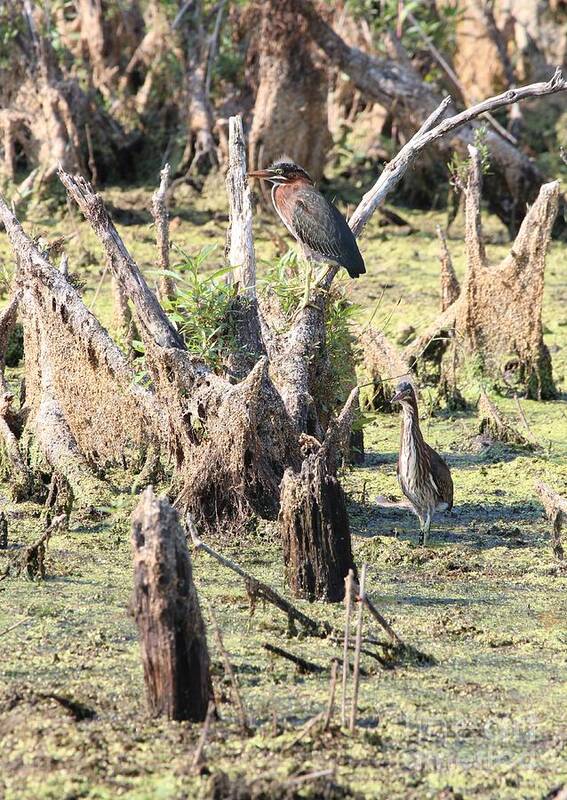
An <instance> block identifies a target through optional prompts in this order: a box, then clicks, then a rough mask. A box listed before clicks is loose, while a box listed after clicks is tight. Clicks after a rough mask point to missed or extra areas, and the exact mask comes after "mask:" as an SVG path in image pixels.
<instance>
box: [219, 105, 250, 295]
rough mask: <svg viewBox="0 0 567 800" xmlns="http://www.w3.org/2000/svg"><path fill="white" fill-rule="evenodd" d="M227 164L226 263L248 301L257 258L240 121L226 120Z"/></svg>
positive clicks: (237, 119) (234, 118)
mask: <svg viewBox="0 0 567 800" xmlns="http://www.w3.org/2000/svg"><path fill="white" fill-rule="evenodd" d="M228 124H229V138H228V148H229V161H228V172H227V175H226V185H227V194H228V204H229V227H228V232H227V250H228V263H229V264H230V266H231V267H233V268H234V270H235V273H236V274H235V280H236V282H237V283H238V284H239V285H240V287H241V291H242V292H243V293H244V294H245V295H246V296H247V297H249V298H254V297H255V295H256V254H255V252H254V238H253V235H252V202H251V191H250V186H249V183H248V179H247V177H246V142H245V140H244V131H243V129H242V117H240V116H236V117H230V119H229V122H228Z"/></svg>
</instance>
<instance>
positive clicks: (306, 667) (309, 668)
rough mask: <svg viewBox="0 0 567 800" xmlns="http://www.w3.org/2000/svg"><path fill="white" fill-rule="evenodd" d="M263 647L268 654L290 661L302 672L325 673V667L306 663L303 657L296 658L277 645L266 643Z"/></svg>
mask: <svg viewBox="0 0 567 800" xmlns="http://www.w3.org/2000/svg"><path fill="white" fill-rule="evenodd" d="M263 647H264V649H265V650H267V651H268V653H273V654H274V655H276V656H281V657H282V658H287V660H288V661H291V662H292V663H293V664H295V665H296V666H297V667H299V670H300V671H301V672H312V673H320V672H325V667H322V666H321V665H320V664H314V663H313V661H306V660H305V659H304V658H301V656H296V655H295V654H294V653H290V652H289V651H288V650H284V649H283V647H278V646H277V645H275V644H269V642H265V643H264V645H263Z"/></svg>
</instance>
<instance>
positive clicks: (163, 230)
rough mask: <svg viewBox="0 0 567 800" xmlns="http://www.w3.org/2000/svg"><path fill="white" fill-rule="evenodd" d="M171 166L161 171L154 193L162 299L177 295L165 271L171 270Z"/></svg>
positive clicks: (166, 166)
mask: <svg viewBox="0 0 567 800" xmlns="http://www.w3.org/2000/svg"><path fill="white" fill-rule="evenodd" d="M169 172H170V166H169V164H166V165H165V166H164V168H163V169H162V171H161V172H160V182H159V186H158V188H157V189H156V190H155V192H154V193H153V195H152V217H153V218H154V223H155V226H156V246H157V251H158V259H157V262H158V266H159V269H160V271H161V272H162V274H161V275H160V277H159V280H158V294H159V299H160V300H161V301H163V300H167V299H171V298H173V297H174V296H175V284H174V281H173V278H172V277H171V276H170V275H166V274H165V273H166V272H167V271H168V270H169V211H168V208H167V190H168V188H169Z"/></svg>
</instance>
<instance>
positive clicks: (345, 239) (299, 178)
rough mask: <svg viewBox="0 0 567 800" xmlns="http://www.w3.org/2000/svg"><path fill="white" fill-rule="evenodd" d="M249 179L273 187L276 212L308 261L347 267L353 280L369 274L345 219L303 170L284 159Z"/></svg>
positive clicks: (257, 172) (252, 173)
mask: <svg viewBox="0 0 567 800" xmlns="http://www.w3.org/2000/svg"><path fill="white" fill-rule="evenodd" d="M248 177H249V178H260V179H261V180H265V181H268V182H269V183H271V184H272V203H273V204H274V208H275V209H276V212H277V214H278V216H279V218H280V219H281V221H282V222H283V224H284V225H285V226H286V228H287V229H288V231H289V232H290V233H291V235H292V236H293V237H294V239H296V240H297V241H298V242H299V243H300V244H301V245H302V246H303V248H304V250H305V253H306V255H307V256H308V257H310V258H313V259H314V260H317V261H325V262H328V263H332V264H338V265H339V266H341V267H345V268H346V270H347V272H348V274H349V275H350V277H351V278H358V277H359V275H362V274H363V273H364V272H366V268H365V266H364V261H363V260H362V256H361V255H360V250H359V249H358V245H357V243H356V239H355V238H354V235H353V233H352V231H351V229H350V228H349V226H348V224H347V221H346V219H345V218H344V217H343V215H342V214H341V213H340V211H338V209H337V208H335V206H334V205H333V204H332V203H329V201H328V200H326V199H325V198H324V197H323V195H322V194H321V193H320V192H319V191H317V189H316V188H315V184H314V183H313V181H312V180H311V178H310V176H309V175H308V173H307V172H306V171H305V170H304V169H303V167H300V166H298V165H297V164H294V163H293V161H289V160H288V159H282V160H280V161H275V162H274V163H273V164H272V165H271V166H270V167H268V168H267V169H259V170H256V171H255V172H249V173H248Z"/></svg>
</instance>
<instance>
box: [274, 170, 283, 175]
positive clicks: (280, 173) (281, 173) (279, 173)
mask: <svg viewBox="0 0 567 800" xmlns="http://www.w3.org/2000/svg"><path fill="white" fill-rule="evenodd" d="M274 172H275V174H276V175H283V169H275V170H274Z"/></svg>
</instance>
